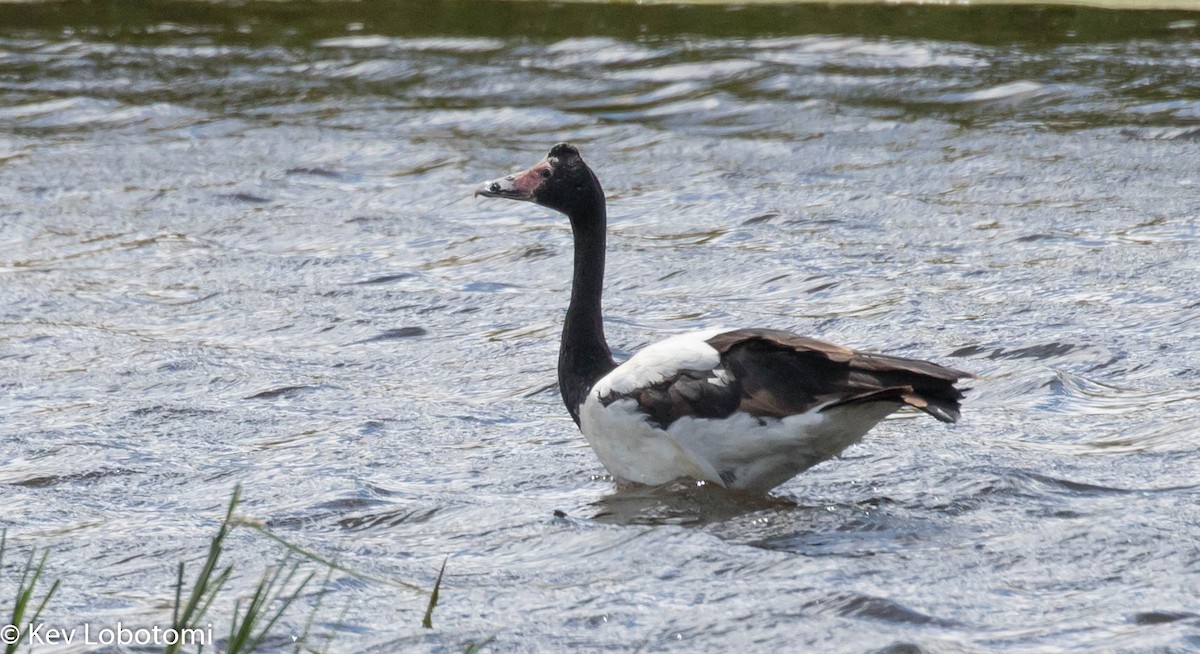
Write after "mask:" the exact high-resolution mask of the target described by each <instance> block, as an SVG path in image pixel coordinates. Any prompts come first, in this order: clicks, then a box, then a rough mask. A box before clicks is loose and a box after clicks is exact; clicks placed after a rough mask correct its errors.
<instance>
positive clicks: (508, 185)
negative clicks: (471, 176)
mask: <svg viewBox="0 0 1200 654" xmlns="http://www.w3.org/2000/svg"><path fill="white" fill-rule="evenodd" d="M543 171H545V172H543ZM549 171H550V164H549V162H546V161H543V162H541V163H539V164H538V165H536V166H534V167H533V168H530V169H529V170H525V171H522V172H519V173H516V174H513V175H509V176H507V177H501V178H500V179H493V180H492V181H490V182H484V183H483V184H482V185H481V186H480V187H479V188H477V189H475V195H482V196H484V197H485V198H508V199H509V200H524V201H526V202H533V201H534V197H533V195H534V192H535V191H537V189H538V187H539V186H541V185H542V182H544V181H545V180H546V177H547V176H548V175H547V174H546V173H548V172H549Z"/></svg>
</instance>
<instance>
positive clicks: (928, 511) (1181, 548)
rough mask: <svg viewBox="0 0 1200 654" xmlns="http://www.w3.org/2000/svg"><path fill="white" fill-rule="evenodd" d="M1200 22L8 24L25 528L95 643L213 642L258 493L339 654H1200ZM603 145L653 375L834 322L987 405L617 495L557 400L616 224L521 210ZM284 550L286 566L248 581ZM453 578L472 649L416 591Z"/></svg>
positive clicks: (612, 323)
mask: <svg viewBox="0 0 1200 654" xmlns="http://www.w3.org/2000/svg"><path fill="white" fill-rule="evenodd" d="M1198 22H1200V14H1187V13H1170V12H1157V13H1154V12H1145V13H1136V12H1128V13H1117V12H1105V11H1097V10H1085V9H1037V8H992V9H983V8H980V9H962V8H953V9H947V8H934V7H929V8H920V9H914V8H896V7H862V6H855V7H832V6H823V5H822V6H811V7H808V6H797V7H759V8H742V9H738V8H724V7H705V8H697V7H693V8H687V7H639V6H634V5H620V6H595V5H567V6H556V5H547V4H542V3H528V4H521V3H517V4H510V3H483V2H474V1H468V0H462V1H459V2H449V3H445V4H440V3H392V2H363V3H352V4H340V3H311V4H310V3H307V2H300V3H266V4H258V3H254V2H251V3H248V4H243V3H238V4H237V5H236V6H231V5H223V4H211V3H199V4H189V3H182V2H172V3H163V4H159V5H153V4H148V3H147V4H140V3H139V4H135V3H112V4H108V3H103V2H99V3H87V4H75V3H54V4H47V5H0V453H2V456H0V503H2V504H3V509H2V511H3V513H2V515H0V519H2V521H3V524H4V525H5V526H7V528H8V531H9V537H10V540H11V541H12V543H14V545H13V546H14V547H16V548H17V549H18V551H22V552H23V551H25V549H28V548H31V547H39V548H40V547H50V548H51V549H52V553H51V556H50V559H49V563H48V568H47V575H50V576H52V577H55V578H59V579H61V580H62V588H61V590H60V591H59V594H58V595H57V596H56V597H55V598H54V600H53V602H52V603H51V604H50V606H49V607H48V608H47V612H48V615H49V616H50V620H51V622H53V623H55V624H59V625H64V626H75V625H80V624H84V623H89V624H96V625H107V624H111V623H113V622H114V621H115V620H117V619H120V620H123V621H124V622H125V623H127V624H137V625H144V626H149V625H152V624H165V623H166V622H167V621H169V619H170V607H171V605H172V602H173V595H174V592H173V588H172V585H173V583H174V580H175V574H176V567H175V566H176V564H177V563H178V562H179V561H181V560H183V561H188V562H189V564H190V565H191V566H192V568H189V569H195V567H196V566H197V565H198V563H199V560H200V559H201V558H202V557H203V555H204V553H205V551H206V548H207V544H208V539H209V538H210V537H211V536H212V534H213V533H214V531H215V529H216V525H217V523H218V521H219V518H220V516H221V514H222V510H223V507H224V506H225V504H226V502H227V500H228V498H229V496H230V493H231V492H232V490H233V487H234V485H235V484H238V483H240V484H241V485H242V487H243V493H244V496H245V503H244V505H243V507H242V509H241V513H242V514H244V515H245V516H246V517H247V518H250V519H253V520H256V521H260V522H261V523H262V524H264V525H265V526H266V527H267V528H268V529H270V530H271V531H272V532H274V533H276V534H278V535H279V536H281V537H283V538H284V539H286V540H288V541H289V542H291V543H294V544H295V545H297V546H300V547H303V548H305V549H307V550H310V551H312V552H314V553H318V554H320V555H321V556H324V557H328V558H330V559H336V560H337V561H338V562H339V563H340V564H341V565H342V566H344V567H345V568H346V569H347V570H350V571H353V572H354V573H355V574H350V573H344V574H343V573H335V574H334V575H333V576H332V577H331V579H330V581H329V583H328V584H327V587H328V588H329V594H328V595H327V596H326V597H325V598H324V600H323V603H322V607H323V608H321V610H320V611H319V614H318V617H317V621H316V627H315V628H314V630H315V631H317V632H318V633H320V634H322V636H324V635H325V634H330V635H332V637H333V641H332V643H333V644H332V646H331V649H330V651H337V652H342V651H345V652H395V651H445V652H461V651H462V650H463V648H464V647H465V646H466V645H467V644H468V643H469V642H472V641H473V642H476V643H479V642H482V641H485V640H487V639H489V638H492V639H494V640H492V641H491V643H490V645H488V649H490V650H492V651H541V652H562V651H576V650H582V651H593V650H606V651H647V652H649V651H706V652H707V651H712V652H717V651H762V652H783V651H839V652H876V651H884V652H916V651H921V652H963V651H969V652H984V651H1012V652H1030V651H1080V652H1083V651H1127V652H1132V651H1160V652H1164V651H1173V652H1186V651H1200V599H1198V598H1200V481H1198V474H1200V453H1198V452H1197V449H1198V444H1200V432H1198V431H1197V423H1198V419H1200V404H1198V402H1197V399H1198V398H1200V390H1198V381H1197V380H1198V378H1200V263H1198V261H1200V248H1198V247H1197V245H1196V242H1197V238H1198V236H1200V234H1198V231H1200V228H1198V224H1200V74H1198V73H1197V71H1198V70H1200V27H1198ZM560 140H571V141H573V142H574V143H576V144H578V145H579V146H580V147H581V149H582V150H583V153H584V155H585V157H586V158H587V159H588V161H589V162H590V163H591V165H592V166H593V168H595V169H596V171H597V172H598V174H599V175H600V178H601V180H602V181H603V183H604V185H605V187H606V189H607V191H608V193H609V195H610V207H609V216H610V230H611V235H610V258H609V261H610V263H609V271H608V274H609V276H608V280H607V287H606V292H607V296H606V311H607V313H608V326H609V338H610V340H611V341H612V344H613V346H614V348H615V349H616V350H617V351H618V353H619V354H620V355H621V356H625V355H627V354H628V353H629V352H631V351H633V350H635V349H636V348H638V347H640V346H642V345H644V344H646V343H648V342H650V341H652V340H655V339H658V338H661V337H664V336H667V335H669V334H672V333H676V332H678V331H682V330H688V329H695V328H703V327H710V326H769V327H779V328H786V329H795V330H797V331H801V332H804V333H808V334H812V335H815V336H819V337H822V338H825V339H828V340H833V341H837V342H841V343H845V344H848V345H852V346H856V347H862V348H868V349H878V350H886V351H895V352H898V353H903V354H908V355H911V356H919V357H923V358H930V359H934V360H937V361H939V362H942V363H946V364H948V365H952V366H954V367H958V368H963V369H967V370H972V371H974V372H976V373H978V374H979V375H981V376H982V379H981V380H979V381H977V382H975V383H974V384H973V390H972V391H971V392H970V394H969V399H968V401H967V403H966V405H965V408H964V420H963V421H962V422H961V423H959V424H957V425H954V426H952V427H950V428H946V427H945V426H943V425H941V424H940V423H936V422H935V421H933V420H927V419H908V418H909V417H910V416H899V417H897V419H895V420H890V421H888V422H887V423H885V424H883V425H882V426H881V427H880V428H878V429H877V430H875V431H874V432H873V433H872V435H871V436H870V437H868V439H867V440H866V441H865V442H864V443H863V444H861V445H859V446H857V447H854V448H852V449H851V450H850V451H848V452H847V457H846V458H845V459H842V460H838V461H833V462H829V463H826V464H822V465H820V466H818V467H817V468H814V469H813V470H811V471H809V472H807V473H805V474H804V475H802V476H800V477H799V478H797V479H794V480H792V481H791V482H789V483H787V484H786V485H784V486H782V487H780V488H779V489H777V491H776V493H775V496H774V497H772V498H745V497H729V496H727V495H724V494H722V493H719V492H716V491H714V489H711V488H688V487H685V486H680V487H675V488H670V489H660V490H658V491H654V492H648V491H645V492H629V493H622V494H616V493H614V488H613V486H612V483H611V482H610V481H609V480H608V479H606V478H605V477H604V476H603V472H604V471H603V469H602V468H601V466H600V465H599V463H598V461H597V460H596V458H595V457H594V455H593V454H592V453H591V451H590V450H589V449H588V448H587V446H586V445H585V444H584V443H583V441H582V439H581V438H580V437H579V436H578V434H577V433H576V431H575V427H574V425H573V424H572V422H571V420H570V418H569V417H568V415H567V414H566V412H565V411H564V410H563V408H562V406H561V404H560V401H559V398H558V395H557V390H556V387H555V385H554V380H555V378H554V364H555V360H556V351H557V335H558V329H559V325H560V321H561V318H562V313H563V310H564V308H565V304H566V298H567V291H568V284H569V279H570V278H569V265H570V233H569V230H568V228H567V225H566V222H565V220H564V219H562V218H561V217H560V216H557V215H553V214H551V213H549V212H547V211H545V210H542V209H539V208H537V207H533V206H530V205H521V204H515V203H504V202H498V201H486V200H483V199H478V200H477V199H474V198H472V197H471V190H472V188H473V186H474V185H475V183H477V182H479V181H481V180H484V179H489V178H492V177H496V176H498V175H500V174H504V173H508V172H512V171H514V170H517V169H520V168H523V167H525V166H528V165H530V164H532V163H534V162H535V161H537V160H538V159H539V158H541V157H542V156H543V155H544V153H545V151H546V150H547V149H548V148H549V146H550V145H552V144H553V143H554V142H556V141H560ZM284 553H285V551H284V549H283V548H282V547H281V546H280V545H278V544H277V543H275V542H272V541H270V540H268V539H267V538H265V537H264V536H262V535H261V534H259V533H257V532H254V531H252V530H247V529H239V530H236V531H235V532H234V534H233V536H232V537H231V541H230V542H229V544H228V547H227V551H226V554H225V556H226V557H227V559H226V560H227V561H228V562H230V563H233V564H234V565H235V575H234V578H233V580H232V581H231V584H232V588H233V590H235V591H237V592H238V593H241V594H242V596H243V597H246V596H247V595H248V593H249V592H250V590H251V589H252V588H253V585H254V584H255V582H256V581H257V577H258V575H259V574H260V572H261V570H262V569H263V568H264V567H266V566H268V565H272V564H274V563H276V562H278V561H279V560H281V559H282V558H283V557H284ZM445 557H449V559H448V563H447V565H446V573H445V578H444V580H443V583H442V588H441V594H440V602H439V604H438V605H437V608H436V611H435V613H434V628H433V629H422V628H421V617H422V615H423V613H424V611H425V608H426V604H427V597H426V596H425V595H424V594H423V593H418V592H413V591H411V590H408V589H406V588H403V587H398V586H396V585H393V584H390V583H388V582H387V581H386V580H402V581H405V582H412V583H415V584H418V585H420V586H422V587H424V588H428V587H430V586H432V584H433V580H434V577H435V576H436V574H437V570H438V568H439V566H440V565H441V563H442V561H443V559H444V558H445ZM5 564H6V565H9V566H10V567H9V568H7V570H8V571H9V572H11V571H12V568H11V565H12V563H11V559H10V560H6V562H5ZM6 574H7V572H6ZM10 585H11V584H9V580H5V582H4V584H0V590H3V593H4V594H0V605H2V606H7V604H2V603H3V602H4V601H5V600H7V599H8V598H10V597H11V596H12V595H11V594H10V591H9V590H8V588H9V586H10ZM232 600H233V597H232V596H228V597H225V598H223V599H222V600H220V602H224V604H223V605H220V606H217V607H214V616H216V617H215V622H216V623H217V629H218V631H220V630H222V629H225V626H224V625H225V624H226V619H227V616H228V615H229V614H230V613H231V611H232ZM303 601H304V603H305V606H311V605H312V603H313V602H314V601H315V600H314V597H313V596H307V597H305V598H304V600H303ZM343 611H344V614H343V613H342V612H343ZM339 615H341V617H340V618H339ZM305 619H306V613H304V612H298V613H296V614H295V615H289V617H288V618H287V619H286V620H285V623H284V624H283V625H281V626H279V627H278V628H277V629H276V632H277V633H278V634H279V635H280V638H281V639H280V640H279V641H278V642H275V644H274V645H272V647H278V648H281V649H287V650H288V651H290V638H287V635H288V634H291V633H297V632H298V631H299V630H300V629H301V628H302V627H303V623H304V621H305ZM37 651H77V650H76V649H71V648H67V649H65V650H55V649H53V648H45V649H42V650H37Z"/></svg>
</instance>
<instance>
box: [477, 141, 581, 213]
mask: <svg viewBox="0 0 1200 654" xmlns="http://www.w3.org/2000/svg"><path fill="white" fill-rule="evenodd" d="M475 195H482V196H484V197H489V198H507V199H509V200H523V201H525V202H533V203H535V204H540V205H542V206H543V207H546V208H548V209H554V210H555V211H559V212H562V213H565V214H567V215H568V216H570V217H571V218H572V219H575V218H577V217H580V216H584V215H586V214H589V213H593V212H595V211H596V210H597V208H602V207H603V206H604V191H603V190H602V189H601V188H600V182H599V180H597V179H596V175H595V173H593V172H592V170H591V169H590V168H588V166H587V164H586V163H584V161H583V157H581V156H579V149H578V148H576V147H575V146H573V145H571V144H570V143H559V144H558V145H555V146H554V147H552V148H550V153H549V154H547V155H546V158H545V159H542V160H541V161H539V162H538V163H536V164H534V166H533V167H532V168H529V169H528V170H523V171H521V172H519V173H514V174H512V175H508V176H506V177H501V178H499V179H493V180H491V181H489V182H484V183H483V185H482V186H480V187H479V188H478V189H477V190H476V191H475Z"/></svg>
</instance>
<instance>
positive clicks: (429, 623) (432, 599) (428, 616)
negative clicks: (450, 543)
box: [421, 556, 450, 629]
mask: <svg viewBox="0 0 1200 654" xmlns="http://www.w3.org/2000/svg"><path fill="white" fill-rule="evenodd" d="M449 560H450V557H448V556H447V557H446V558H444V559H442V569H441V570H438V576H437V580H436V581H434V582H433V592H431V593H429V606H427V607H425V619H424V620H421V626H422V627H425V628H426V629H433V609H434V608H436V607H437V603H438V593H439V591H440V590H441V588H442V575H443V574H445V572H446V562H447V561H449Z"/></svg>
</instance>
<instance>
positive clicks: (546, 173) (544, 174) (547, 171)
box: [541, 168, 550, 179]
mask: <svg viewBox="0 0 1200 654" xmlns="http://www.w3.org/2000/svg"><path fill="white" fill-rule="evenodd" d="M541 175H542V178H543V179H545V178H547V177H549V176H550V169H549V168H543V169H542V172H541Z"/></svg>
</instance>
